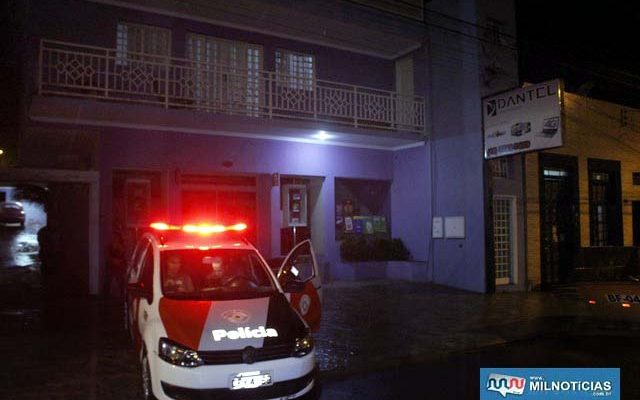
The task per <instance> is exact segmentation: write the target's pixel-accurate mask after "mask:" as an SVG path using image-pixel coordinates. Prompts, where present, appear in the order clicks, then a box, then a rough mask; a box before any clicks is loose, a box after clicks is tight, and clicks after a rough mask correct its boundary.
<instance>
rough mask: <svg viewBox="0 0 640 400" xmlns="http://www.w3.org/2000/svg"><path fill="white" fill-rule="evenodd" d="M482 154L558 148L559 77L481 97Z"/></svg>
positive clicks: (492, 154)
mask: <svg viewBox="0 0 640 400" xmlns="http://www.w3.org/2000/svg"><path fill="white" fill-rule="evenodd" d="M482 117H483V134H484V157H485V158H487V159H489V158H496V157H501V156H506V155H510V154H517V153H524V152H528V151H537V150H543V149H548V148H553V147H560V146H562V143H563V132H562V88H561V84H560V81H559V80H553V81H548V82H543V83H540V84H537V85H531V86H526V87H524V88H518V89H514V90H510V91H508V92H504V93H500V94H496V95H493V96H489V97H486V98H484V99H483V100H482Z"/></svg>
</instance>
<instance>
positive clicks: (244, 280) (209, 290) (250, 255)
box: [160, 249, 275, 300]
mask: <svg viewBox="0 0 640 400" xmlns="http://www.w3.org/2000/svg"><path fill="white" fill-rule="evenodd" d="M160 259H161V275H160V276H161V280H162V293H163V294H164V295H165V296H167V297H170V298H176V299H194V300H203V299H211V300H220V299H239V298H240V299H242V298H254V297H263V296H268V295H270V294H272V293H273V292H275V286H274V285H273V282H272V280H271V278H270V277H269V275H268V273H267V271H266V267H265V266H264V264H263V263H262V261H261V260H260V258H259V257H258V255H257V254H256V252H255V251H253V250H241V249H213V250H196V249H185V250H167V251H163V252H162V256H161V258H160Z"/></svg>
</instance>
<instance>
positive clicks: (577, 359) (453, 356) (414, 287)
mask: <svg viewBox="0 0 640 400" xmlns="http://www.w3.org/2000/svg"><path fill="white" fill-rule="evenodd" d="M634 287H635V286H634ZM324 290H325V292H324V296H325V304H324V307H323V322H322V326H321V329H320V331H319V332H318V333H317V334H316V335H315V337H316V351H317V355H318V366H319V368H320V380H321V382H322V387H323V390H322V393H321V398H322V399H332V400H333V399H393V398H416V399H423V398H434V397H433V396H432V395H437V398H442V399H449V398H451V399H459V398H477V391H478V390H479V389H478V373H479V368H480V367H482V366H510V367H515V366H537V367H545V366H608V367H621V368H622V378H623V388H625V392H624V393H625V397H624V398H630V399H637V398H640V391H638V384H637V379H636V378H635V377H636V376H638V373H639V372H640V371H639V368H638V363H637V361H636V360H637V359H638V357H639V356H640V349H639V347H638V346H639V345H638V342H637V337H638V333H639V332H640V331H639V330H638V329H637V325H636V324H635V323H634V322H633V320H634V318H633V317H634V316H635V315H637V314H638V311H639V310H637V309H635V308H631V309H623V308H622V307H619V308H607V307H608V305H598V306H596V307H600V306H602V307H601V308H596V307H591V308H590V306H589V305H587V304H586V302H582V301H578V298H579V294H578V293H577V292H571V293H569V294H566V293H561V294H553V293H519V294H497V295H491V296H485V295H478V294H473V293H467V292H462V291H457V290H453V289H447V288H442V287H439V286H435V285H429V284H417V283H410V282H400V281H379V282H367V283H340V282H336V283H329V284H326V285H325V286H324ZM376 299H377V301H376ZM381 300H384V301H381ZM372 304H375V305H376V307H372V306H371V305H372ZM634 307H636V306H635V305H634ZM3 310H4V312H3V313H2V314H0V335H1V337H0V352H2V354H3V358H4V362H3V363H2V366H0V398H2V399H5V398H6V399H133V398H140V388H139V374H140V371H139V366H138V362H137V360H136V357H135V356H134V354H133V351H132V348H131V346H130V344H129V341H128V337H127V335H126V334H125V332H124V330H123V329H122V309H121V305H120V303H118V302H117V301H107V300H104V299H99V298H67V299H56V300H49V301H47V303H46V306H43V307H42V309H38V308H33V309H28V308H25V309H12V308H11V307H4V308H3ZM620 311H621V312H622V313H619V312H620ZM624 313H627V314H626V315H625V314H624ZM606 316H608V318H605V317H606ZM623 317H624V318H623ZM578 334H579V336H578ZM631 394H633V396H631ZM629 396H630V397H629Z"/></svg>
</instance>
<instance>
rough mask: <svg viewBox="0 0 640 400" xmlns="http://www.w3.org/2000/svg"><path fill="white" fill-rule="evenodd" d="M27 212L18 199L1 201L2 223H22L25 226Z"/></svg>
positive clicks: (0, 215)
mask: <svg viewBox="0 0 640 400" xmlns="http://www.w3.org/2000/svg"><path fill="white" fill-rule="evenodd" d="M24 221H25V214H24V209H23V208H22V204H20V203H18V202H17V201H3V202H1V203H0V223H5V224H20V226H22V227H24Z"/></svg>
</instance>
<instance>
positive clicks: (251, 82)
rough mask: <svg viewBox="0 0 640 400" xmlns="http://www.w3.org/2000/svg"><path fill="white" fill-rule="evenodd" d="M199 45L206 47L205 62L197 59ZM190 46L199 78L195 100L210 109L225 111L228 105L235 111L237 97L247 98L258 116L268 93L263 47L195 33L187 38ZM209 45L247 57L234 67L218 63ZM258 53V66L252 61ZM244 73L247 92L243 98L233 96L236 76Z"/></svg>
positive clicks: (249, 107) (252, 112)
mask: <svg viewBox="0 0 640 400" xmlns="http://www.w3.org/2000/svg"><path fill="white" fill-rule="evenodd" d="M196 42H201V43H202V44H203V45H204V46H205V49H204V50H203V51H204V54H205V56H204V59H199V57H196V53H195V50H194V46H195V45H196ZM186 43H187V49H186V53H187V58H188V59H189V60H191V61H193V62H194V66H193V68H194V72H195V76H196V88H195V97H196V98H197V99H198V100H199V103H200V104H202V105H205V106H207V107H209V106H212V107H213V108H219V107H222V105H221V104H222V103H225V102H226V106H227V108H228V107H231V108H233V104H232V103H234V98H235V97H237V96H240V97H242V95H243V96H244V98H245V99H246V103H247V104H246V111H247V113H248V114H249V115H252V116H257V115H258V114H259V111H260V106H261V105H262V104H263V100H264V99H263V98H262V96H263V93H264V88H263V86H264V85H263V82H262V73H263V71H264V48H263V46H261V45H258V44H253V43H249V42H243V41H239V40H229V39H222V38H218V37H215V36H209V35H203V34H200V33H195V32H189V33H188V34H187V41H186ZM208 45H217V46H219V47H227V48H228V49H233V50H234V51H235V52H236V53H244V55H243V56H240V57H236V58H235V60H234V61H233V63H231V62H229V61H231V60H223V59H216V58H214V55H213V53H211V54H206V53H207V49H206V47H207V46H208ZM255 52H257V57H258V58H259V60H258V62H257V63H251V62H250V60H251V58H255V57H256V55H255ZM225 61H226V62H225ZM240 64H242V65H240ZM243 71H244V72H243ZM243 73H244V74H246V82H245V83H246V84H245V88H244V90H243V91H244V92H245V93H243V94H242V95H241V94H240V93H235V94H234V93H229V89H232V87H233V83H232V80H233V75H238V74H240V75H241V76H242V75H243ZM203 84H204V85H208V87H205V88H203V87H202V85H203ZM232 91H233V90H232ZM229 96H231V97H229ZM217 103H220V105H217ZM223 108H224V107H223ZM228 111H229V112H233V111H234V110H232V109H229V110H228ZM235 111H238V110H235Z"/></svg>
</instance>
